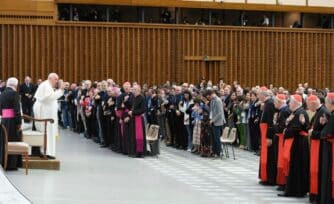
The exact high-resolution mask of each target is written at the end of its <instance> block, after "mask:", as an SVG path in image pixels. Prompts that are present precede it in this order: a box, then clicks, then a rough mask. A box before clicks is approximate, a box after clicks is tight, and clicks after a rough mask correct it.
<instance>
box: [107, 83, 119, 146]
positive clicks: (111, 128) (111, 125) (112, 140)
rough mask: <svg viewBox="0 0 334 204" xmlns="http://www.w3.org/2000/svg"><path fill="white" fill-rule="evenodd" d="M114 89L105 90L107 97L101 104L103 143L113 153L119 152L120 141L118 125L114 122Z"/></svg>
mask: <svg viewBox="0 0 334 204" xmlns="http://www.w3.org/2000/svg"><path fill="white" fill-rule="evenodd" d="M115 92H116V89H113V88H112V87H108V88H107V94H108V96H107V97H106V98H105V101H104V103H103V118H104V123H103V124H104V125H103V128H104V130H105V131H104V132H105V138H106V140H105V142H106V144H107V145H108V146H109V147H110V148H111V149H112V150H114V151H116V152H118V151H119V150H120V143H119V142H120V141H119V139H118V127H117V126H118V123H117V120H116V112H115V107H116V97H115V96H116V93H115Z"/></svg>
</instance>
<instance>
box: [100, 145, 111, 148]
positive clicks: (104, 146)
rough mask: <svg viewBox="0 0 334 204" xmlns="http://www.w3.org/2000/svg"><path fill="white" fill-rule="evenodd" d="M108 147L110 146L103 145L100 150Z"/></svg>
mask: <svg viewBox="0 0 334 204" xmlns="http://www.w3.org/2000/svg"><path fill="white" fill-rule="evenodd" d="M107 147H109V146H108V145H106V144H102V145H101V146H100V148H107Z"/></svg>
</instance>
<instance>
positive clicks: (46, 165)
mask: <svg viewBox="0 0 334 204" xmlns="http://www.w3.org/2000/svg"><path fill="white" fill-rule="evenodd" d="M23 167H25V161H24V160H23ZM28 168H29V169H44V170H56V171H59V170H60V161H59V160H56V159H43V158H40V157H30V158H29V162H28Z"/></svg>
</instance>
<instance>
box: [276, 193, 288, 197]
mask: <svg viewBox="0 0 334 204" xmlns="http://www.w3.org/2000/svg"><path fill="white" fill-rule="evenodd" d="M277 196H279V197H289V196H288V195H287V194H285V193H279V194H277Z"/></svg>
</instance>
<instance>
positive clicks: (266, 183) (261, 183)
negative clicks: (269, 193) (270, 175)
mask: <svg viewBox="0 0 334 204" xmlns="http://www.w3.org/2000/svg"><path fill="white" fill-rule="evenodd" d="M259 184H260V185H263V186H270V184H269V183H268V182H266V181H259Z"/></svg>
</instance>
